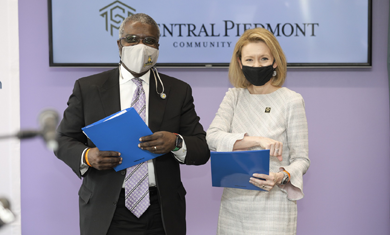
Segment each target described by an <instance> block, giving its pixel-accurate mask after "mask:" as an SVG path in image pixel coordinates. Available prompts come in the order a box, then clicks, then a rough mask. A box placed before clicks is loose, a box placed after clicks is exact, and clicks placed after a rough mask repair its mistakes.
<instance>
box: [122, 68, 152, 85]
mask: <svg viewBox="0 0 390 235" xmlns="http://www.w3.org/2000/svg"><path fill="white" fill-rule="evenodd" d="M119 70H120V71H119V74H120V76H119V84H124V83H126V82H128V81H131V79H133V78H134V76H133V74H131V73H130V72H129V71H127V70H126V69H125V68H124V67H123V66H122V65H121V66H120V67H119ZM139 78H140V79H141V80H143V81H144V82H145V83H146V84H147V85H149V78H150V70H149V71H148V72H146V73H145V74H144V75H142V76H141V77H139Z"/></svg>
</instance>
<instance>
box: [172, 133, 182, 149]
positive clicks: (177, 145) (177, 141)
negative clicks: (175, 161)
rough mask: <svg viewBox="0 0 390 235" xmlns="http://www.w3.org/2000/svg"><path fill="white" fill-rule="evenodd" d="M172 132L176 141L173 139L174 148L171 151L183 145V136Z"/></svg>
mask: <svg viewBox="0 0 390 235" xmlns="http://www.w3.org/2000/svg"><path fill="white" fill-rule="evenodd" d="M173 134H175V135H176V141H175V148H174V149H173V150H172V151H177V150H179V149H181V147H182V146H183V137H181V135H179V134H177V133H173Z"/></svg>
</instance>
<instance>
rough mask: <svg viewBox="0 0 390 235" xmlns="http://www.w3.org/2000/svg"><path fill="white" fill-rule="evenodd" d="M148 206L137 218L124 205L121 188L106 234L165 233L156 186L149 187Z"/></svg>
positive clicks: (137, 234) (147, 234)
mask: <svg viewBox="0 0 390 235" xmlns="http://www.w3.org/2000/svg"><path fill="white" fill-rule="evenodd" d="M149 195H150V206H149V208H148V209H147V210H146V211H145V212H144V214H143V215H141V217H140V218H137V217H136V216H135V215H133V213H131V212H130V211H129V210H128V209H127V208H126V206H125V190H124V189H122V191H121V193H120V196H119V200H118V203H117V206H116V210H115V213H114V217H113V218H112V221H111V225H110V228H109V229H108V232H107V235H130V234H131V235H149V234H150V235H165V232H164V227H163V222H162V218H161V207H160V203H159V201H158V194H157V188H156V187H152V188H149Z"/></svg>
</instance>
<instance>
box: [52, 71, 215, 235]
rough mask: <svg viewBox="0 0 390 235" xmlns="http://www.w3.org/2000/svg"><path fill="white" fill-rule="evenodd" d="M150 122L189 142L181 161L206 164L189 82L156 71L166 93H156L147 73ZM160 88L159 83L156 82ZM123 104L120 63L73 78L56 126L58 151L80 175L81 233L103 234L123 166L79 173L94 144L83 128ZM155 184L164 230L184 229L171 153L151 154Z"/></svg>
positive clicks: (176, 231) (181, 190)
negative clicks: (87, 153) (108, 68)
mask: <svg viewBox="0 0 390 235" xmlns="http://www.w3.org/2000/svg"><path fill="white" fill-rule="evenodd" d="M150 74H151V75H150V83H149V87H150V89H149V128H150V129H151V131H152V132H156V131H169V132H174V133H179V134H181V135H182V136H183V138H184V141H185V143H186V146H187V155H186V160H185V164H187V165H201V164H205V163H206V162H207V161H208V159H209V157H210V150H209V149H208V147H207V143H206V139H205V136H206V133H205V132H204V130H203V127H202V125H201V124H200V123H199V117H198V116H197V114H196V112H195V108H194V104H193V97H192V91H191V87H190V86H189V85H188V84H186V83H184V82H182V81H180V80H177V79H175V78H172V77H169V76H166V75H163V74H160V77H161V79H162V81H163V83H164V87H165V93H166V94H167V98H166V99H161V98H160V96H159V95H158V94H157V93H156V90H155V88H156V85H155V84H156V83H155V79H154V77H153V74H152V73H150ZM158 85H159V91H161V89H162V88H161V84H159V83H158ZM120 110H121V105H120V94H119V69H113V70H109V71H106V72H103V73H100V74H96V75H92V76H89V77H85V78H81V79H79V80H77V81H76V83H75V85H74V89H73V93H72V95H71V96H70V98H69V101H68V108H67V109H66V110H65V112H64V117H63V120H62V121H61V123H60V125H59V127H58V133H59V137H58V142H59V148H58V151H57V152H56V155H57V157H58V158H59V159H61V160H62V161H64V162H65V163H66V164H67V165H68V166H70V167H71V168H72V170H73V171H74V172H75V173H76V174H77V176H78V177H80V178H81V177H83V183H82V185H81V187H80V190H79V206H80V230H81V234H82V235H105V234H106V233H107V230H108V228H109V226H110V223H111V219H112V217H113V214H114V211H115V208H116V203H117V201H118V197H119V193H120V191H121V188H122V184H123V180H124V177H125V174H126V170H123V171H120V172H115V171H114V170H104V171H99V170H96V169H95V168H92V167H90V168H89V170H88V171H87V173H85V174H84V175H83V176H81V174H80V163H81V162H80V161H81V154H82V152H83V151H84V149H85V148H86V147H95V146H94V144H93V143H92V142H91V141H90V140H89V139H87V138H86V136H85V135H84V134H83V133H82V131H81V128H82V127H84V126H87V125H89V124H91V123H93V122H96V121H98V120H100V119H102V118H104V117H106V116H108V115H110V114H113V113H115V112H117V111H120ZM153 162H154V167H155V176H156V184H157V188H158V192H159V199H160V204H161V209H162V219H163V222H164V227H165V232H166V234H167V235H174V234H177V235H183V234H185V233H186V221H185V213H186V211H185V204H186V203H185V194H186V191H185V189H184V187H183V184H182V182H181V178H180V168H179V162H178V161H177V160H176V159H175V157H174V156H173V154H172V153H170V152H169V153H167V154H165V155H163V156H160V157H157V158H155V159H154V160H153Z"/></svg>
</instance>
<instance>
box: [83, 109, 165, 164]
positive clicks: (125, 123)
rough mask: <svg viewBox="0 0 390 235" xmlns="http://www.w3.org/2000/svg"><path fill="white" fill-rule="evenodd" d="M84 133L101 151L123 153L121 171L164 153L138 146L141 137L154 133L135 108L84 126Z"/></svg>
mask: <svg viewBox="0 0 390 235" xmlns="http://www.w3.org/2000/svg"><path fill="white" fill-rule="evenodd" d="M82 130H83V132H84V134H85V135H86V136H87V137H88V138H89V139H90V140H91V141H92V142H93V143H94V144H95V145H96V147H98V148H99V150H100V151H117V152H120V153H121V157H122V159H123V160H122V164H120V165H118V166H116V167H115V168H114V170H115V171H120V170H123V169H125V168H128V167H130V166H134V165H137V164H139V163H141V162H144V161H148V160H150V159H153V158H155V157H158V156H161V155H162V154H155V153H151V152H149V151H147V150H142V149H140V148H139V147H138V144H139V143H140V142H139V138H140V137H142V136H146V135H151V134H153V133H152V131H151V130H150V129H149V127H148V126H147V125H146V124H145V122H144V121H143V120H142V118H141V117H140V116H139V115H138V113H137V111H136V110H135V109H134V108H128V109H124V110H122V111H119V112H117V113H114V114H112V115H110V116H108V117H106V118H103V119H102V120H99V121H97V122H95V123H92V124H91V125H88V126H86V127H83V128H82Z"/></svg>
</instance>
